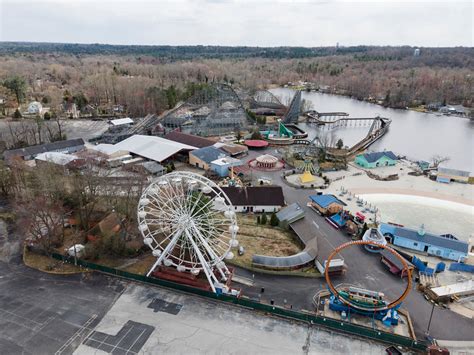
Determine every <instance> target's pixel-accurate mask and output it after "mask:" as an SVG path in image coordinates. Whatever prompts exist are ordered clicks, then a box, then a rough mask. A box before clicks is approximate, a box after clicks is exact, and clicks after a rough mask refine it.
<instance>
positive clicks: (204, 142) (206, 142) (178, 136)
mask: <svg viewBox="0 0 474 355" xmlns="http://www.w3.org/2000/svg"><path fill="white" fill-rule="evenodd" d="M165 138H166V139H169V140H171V141H174V142H178V143H182V144H188V145H192V146H193V147H196V148H204V147H210V146H211V145H214V144H215V143H216V142H214V141H213V140H210V139H207V138H203V137H199V136H195V135H193V134H186V133H182V132H179V131H171V132H169V133H168V134H167V135H165Z"/></svg>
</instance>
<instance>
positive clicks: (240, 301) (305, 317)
mask: <svg viewBox="0 0 474 355" xmlns="http://www.w3.org/2000/svg"><path fill="white" fill-rule="evenodd" d="M52 257H53V258H55V259H57V260H62V261H65V262H69V263H74V258H72V257H67V256H64V255H61V254H57V253H53V254H52ZM77 264H78V265H79V266H82V267H85V268H88V269H92V270H97V271H101V272H104V273H106V274H111V275H116V276H120V277H124V278H126V279H129V280H132V281H140V282H144V283H147V284H152V285H158V286H163V287H167V288H171V289H174V290H178V291H183V292H187V293H192V294H195V295H199V296H203V297H207V298H210V299H213V300H218V301H221V302H226V303H232V304H236V305H240V306H243V307H247V308H251V309H254V310H257V311H263V312H266V313H270V314H272V315H275V316H280V317H285V318H290V319H294V320H299V321H304V322H308V323H311V324H314V325H319V326H322V327H326V328H330V329H332V330H335V331H338V332H344V333H348V334H352V335H355V336H362V337H366V338H370V339H372V340H375V341H379V342H385V343H389V344H395V345H399V346H404V347H408V348H411V349H414V350H419V351H424V350H426V347H427V344H426V343H424V342H420V341H416V340H413V339H412V338H408V337H405V336H401V335H397V334H392V333H387V332H382V331H379V330H375V329H372V328H368V327H364V326H361V325H356V324H352V323H347V322H343V321H340V320H337V319H332V318H326V317H322V316H317V315H315V314H310V313H304V312H299V311H294V310H290V309H286V308H280V307H277V306H274V305H268V304H263V303H260V302H255V301H253V300H250V299H248V298H244V297H234V296H230V295H223V294H221V295H217V294H215V293H213V292H209V291H205V290H201V289H197V288H194V287H190V286H187V285H182V284H177V283H174V282H170V281H166V280H162V279H158V278H154V277H146V276H145V275H138V274H132V273H130V272H126V271H122V270H117V269H114V268H111V267H107V266H103V265H98V264H94V263H91V262H88V261H85V260H80V259H77Z"/></svg>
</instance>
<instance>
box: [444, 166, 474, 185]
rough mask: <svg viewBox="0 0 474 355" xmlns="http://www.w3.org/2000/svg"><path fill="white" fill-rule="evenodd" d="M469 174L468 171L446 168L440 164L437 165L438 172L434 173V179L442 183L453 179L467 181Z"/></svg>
mask: <svg viewBox="0 0 474 355" xmlns="http://www.w3.org/2000/svg"><path fill="white" fill-rule="evenodd" d="M470 174H471V173H470V172H469V171H463V170H456V169H448V168H443V167H441V166H440V167H438V173H437V174H436V181H438V182H444V183H450V182H453V181H456V182H463V183H468V182H469V176H470Z"/></svg>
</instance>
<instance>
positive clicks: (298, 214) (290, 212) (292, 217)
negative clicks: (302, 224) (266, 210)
mask: <svg viewBox="0 0 474 355" xmlns="http://www.w3.org/2000/svg"><path fill="white" fill-rule="evenodd" d="M276 216H277V218H278V221H279V222H280V224H290V223H293V222H296V221H298V220H300V219H301V218H303V217H304V210H303V209H302V208H301V206H300V205H299V204H298V202H295V203H292V204H291V205H289V206H287V207H285V208H283V209H282V210H280V211H279V212H278V213H277V214H276Z"/></svg>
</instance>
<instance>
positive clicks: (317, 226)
mask: <svg viewBox="0 0 474 355" xmlns="http://www.w3.org/2000/svg"><path fill="white" fill-rule="evenodd" d="M313 224H314V225H315V226H316V228H318V229H319V225H318V224H317V223H316V222H315V221H313Z"/></svg>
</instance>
